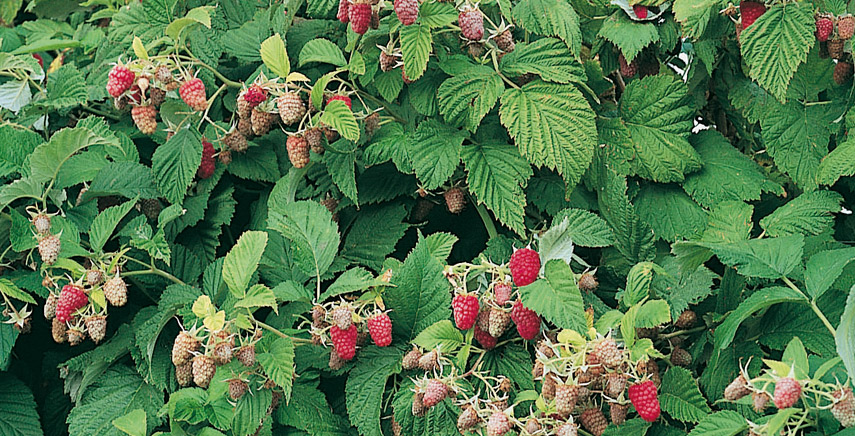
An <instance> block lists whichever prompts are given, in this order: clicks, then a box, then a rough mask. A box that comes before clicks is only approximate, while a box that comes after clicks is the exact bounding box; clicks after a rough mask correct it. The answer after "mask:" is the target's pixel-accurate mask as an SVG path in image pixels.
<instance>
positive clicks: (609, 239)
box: [552, 208, 615, 247]
mask: <svg viewBox="0 0 855 436" xmlns="http://www.w3.org/2000/svg"><path fill="white" fill-rule="evenodd" d="M565 219H566V220H567V223H568V225H567V231H568V233H569V236H570V239H571V240H572V241H573V244H574V245H578V246H580V247H606V246H609V245H612V244H613V243H614V239H615V236H614V234H613V233H612V230H611V229H610V228H609V225H608V224H607V223H606V222H605V221H604V220H603V219H602V218H600V217H599V216H597V215H596V214H594V213H592V212H588V211H587V210H582V209H573V208H568V209H564V210H561V211H559V212H558V213H556V214H555V216H554V217H553V219H552V222H553V223H560V222H562V221H564V220H565Z"/></svg>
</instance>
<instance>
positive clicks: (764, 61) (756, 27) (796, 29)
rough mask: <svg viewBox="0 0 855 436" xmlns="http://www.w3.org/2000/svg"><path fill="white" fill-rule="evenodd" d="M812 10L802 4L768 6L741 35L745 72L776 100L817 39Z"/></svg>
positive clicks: (782, 94) (780, 96) (783, 92)
mask: <svg viewBox="0 0 855 436" xmlns="http://www.w3.org/2000/svg"><path fill="white" fill-rule="evenodd" d="M814 30H815V22H814V18H813V9H812V8H811V7H810V6H809V5H807V4H802V3H782V4H777V5H774V6H771V7H769V8H768V9H767V10H766V12H765V13H764V14H763V15H761V16H760V17H759V18H757V21H755V22H754V24H752V25H751V26H749V27H748V28H747V29H745V31H744V32H743V33H742V34H741V35H740V37H739V42H740V45H741V46H742V57H743V59H745V62H746V63H747V64H748V74H749V75H750V76H751V78H752V79H754V80H756V81H757V82H758V83H759V84H760V86H762V87H763V88H765V89H766V90H767V91H769V92H770V93H771V94H772V95H774V96H775V98H777V99H778V100H781V101H783V100H784V97H785V96H786V93H787V87H788V85H789V82H790V79H791V78H792V77H793V74H795V73H796V69H798V67H799V64H801V63H802V62H804V61H805V60H806V59H807V54H808V52H809V51H810V49H811V47H812V46H813V44H814V42H815V41H816V37H814V34H813V33H814Z"/></svg>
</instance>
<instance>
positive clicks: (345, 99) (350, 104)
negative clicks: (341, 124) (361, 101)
mask: <svg viewBox="0 0 855 436" xmlns="http://www.w3.org/2000/svg"><path fill="white" fill-rule="evenodd" d="M334 100H341V101H343V102H344V104H346V105H347V108H348V109H353V102H351V101H350V97H348V96H346V95H340V94H336V95H334V96H332V97H330V98H329V99H327V104H330V102H332V101H334Z"/></svg>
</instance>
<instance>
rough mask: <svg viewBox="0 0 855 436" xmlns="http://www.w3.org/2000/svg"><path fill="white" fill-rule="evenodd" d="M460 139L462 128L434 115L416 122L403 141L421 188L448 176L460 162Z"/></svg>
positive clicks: (435, 186) (428, 186)
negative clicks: (414, 131)
mask: <svg viewBox="0 0 855 436" xmlns="http://www.w3.org/2000/svg"><path fill="white" fill-rule="evenodd" d="M464 139H466V134H465V132H462V131H459V130H457V129H454V128H452V127H450V126H447V125H445V124H443V123H441V122H439V121H437V120H435V119H430V120H427V121H424V122H422V123H421V124H419V127H418V128H417V129H416V133H415V135H414V136H413V140H412V141H408V143H407V154H408V155H409V157H410V160H411V161H412V164H413V168H414V169H415V171H416V177H418V178H419V181H421V182H422V184H423V185H424V188H425V189H436V188H438V187H439V186H440V185H442V184H443V183H445V182H446V181H447V180H448V179H449V177H451V175H452V174H453V173H454V170H455V169H457V166H458V164H459V163H460V152H461V146H462V145H463V140H464Z"/></svg>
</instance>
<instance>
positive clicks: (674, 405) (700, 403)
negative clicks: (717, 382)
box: [659, 366, 712, 423]
mask: <svg viewBox="0 0 855 436" xmlns="http://www.w3.org/2000/svg"><path fill="white" fill-rule="evenodd" d="M659 403H660V404H661V405H662V410H663V411H665V413H667V414H669V415H671V417H672V418H674V419H676V420H678V421H682V422H693V423H697V422H699V421H701V420H702V419H704V418H706V416H707V415H709V414H710V413H711V412H712V410H711V409H710V407H709V406H708V405H707V401H706V400H705V399H704V396H703V395H701V390H700V389H699V388H698V383H697V382H696V381H695V379H694V378H692V373H691V372H690V371H689V370H687V369H685V368H680V367H676V366H675V367H672V368H671V369H669V370H668V372H666V373H665V375H664V376H662V392H660V393H659Z"/></svg>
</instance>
